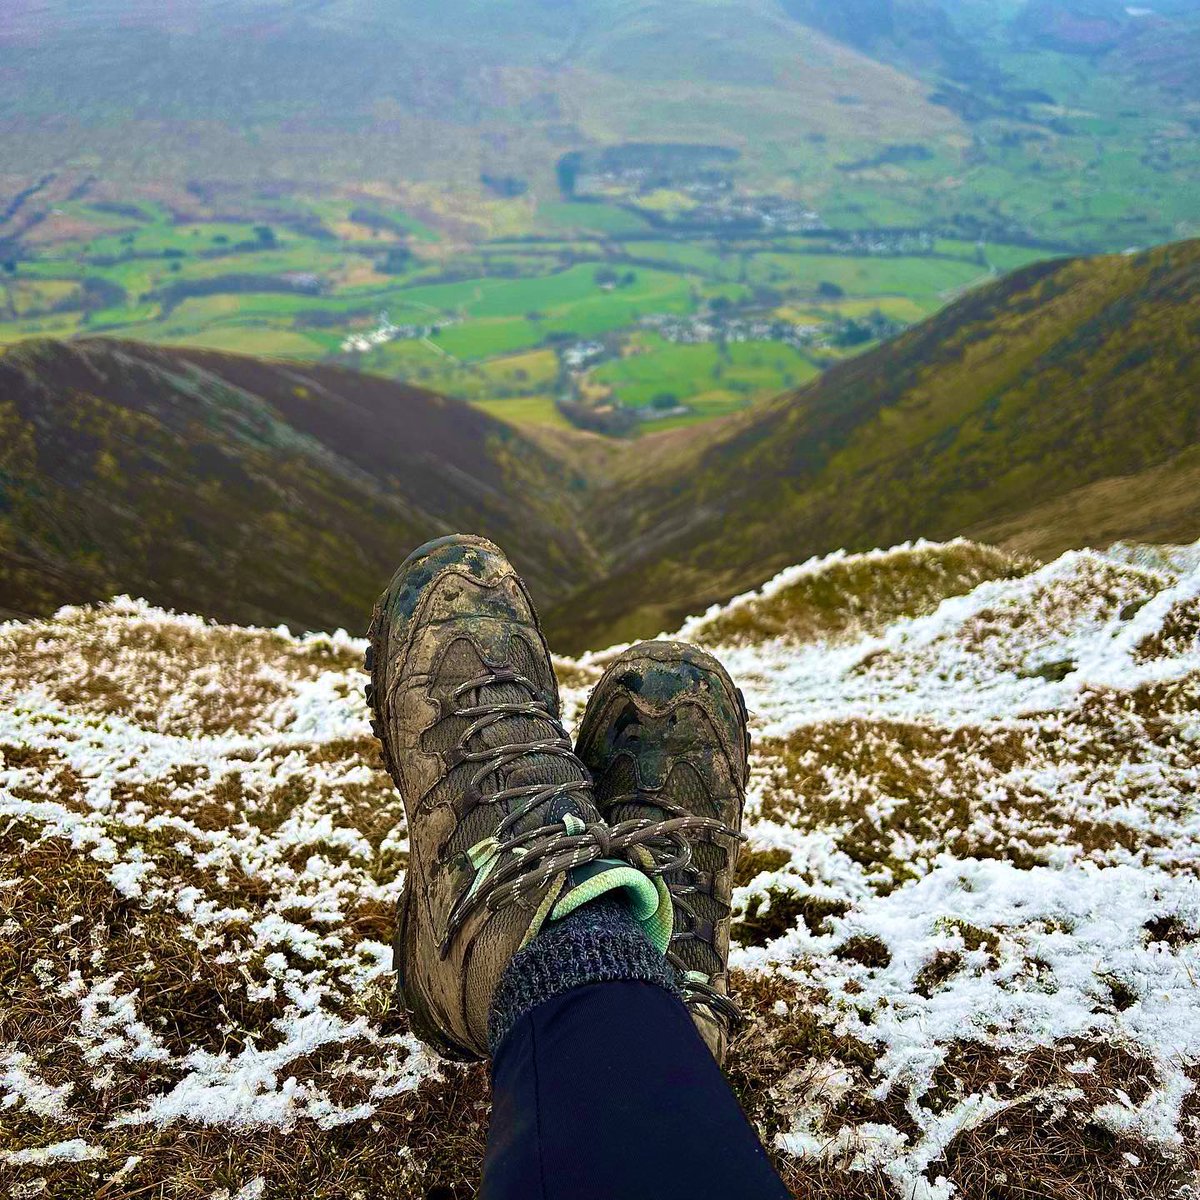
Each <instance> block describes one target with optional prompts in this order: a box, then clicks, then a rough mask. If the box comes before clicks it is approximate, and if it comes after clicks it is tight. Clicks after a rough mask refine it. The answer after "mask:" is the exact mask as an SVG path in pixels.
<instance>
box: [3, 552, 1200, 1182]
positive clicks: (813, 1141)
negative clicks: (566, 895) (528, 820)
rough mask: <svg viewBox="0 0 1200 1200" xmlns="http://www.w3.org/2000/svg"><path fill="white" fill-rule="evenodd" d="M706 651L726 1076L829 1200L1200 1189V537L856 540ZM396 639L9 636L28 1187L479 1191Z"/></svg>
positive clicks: (23, 1164)
mask: <svg viewBox="0 0 1200 1200" xmlns="http://www.w3.org/2000/svg"><path fill="white" fill-rule="evenodd" d="M681 633H682V636H684V637H688V638H691V639H693V640H697V641H701V642H703V643H705V644H706V645H708V646H709V647H710V648H713V649H715V650H716V651H717V652H718V654H720V656H721V657H722V658H723V659H724V661H725V662H726V663H727V665H728V666H729V667H730V669H731V670H732V672H733V673H734V675H735V677H736V678H737V679H738V682H739V683H740V684H741V685H742V686H743V688H744V690H745V692H746V694H747V698H748V701H749V703H750V707H751V709H752V712H753V719H754V725H755V736H756V753H755V763H754V766H755V770H754V776H753V781H752V786H751V796H750V800H749V804H748V811H747V832H748V834H749V843H748V847H747V849H746V851H745V852H744V857H743V859H742V862H741V867H740V872H739V874H740V887H739V890H738V892H737V896H736V906H737V924H736V927H735V939H736V945H735V948H734V952H733V965H734V967H735V969H736V985H737V990H738V993H739V995H740V998H741V1000H742V1001H743V1003H744V1005H745V1006H746V1008H747V1010H748V1012H749V1014H750V1021H749V1024H748V1026H747V1029H746V1030H745V1032H744V1033H743V1034H742V1035H741V1037H740V1038H739V1040H738V1041H737V1042H736V1044H735V1046H734V1048H733V1052H732V1054H731V1061H730V1074H731V1076H732V1079H733V1082H734V1085H735V1087H736V1088H737V1090H738V1092H739V1095H740V1096H741V1097H742V1100H743V1102H744V1103H745V1105H746V1107H747V1108H748V1110H749V1111H750V1113H751V1115H752V1117H753V1119H754V1120H755V1121H756V1122H757V1124H758V1126H759V1128H760V1129H761V1131H762V1133H763V1136H764V1139H765V1140H766V1141H767V1143H768V1145H769V1146H770V1147H771V1148H772V1150H773V1152H774V1153H775V1154H776V1156H777V1161H778V1163H779V1165H780V1169H781V1170H782V1171H783V1172H784V1174H785V1176H786V1178H787V1179H788V1180H789V1182H790V1183H791V1185H792V1186H793V1188H794V1190H795V1191H796V1193H797V1194H798V1195H803V1196H805V1197H839V1198H840V1197H880V1198H883V1197H888V1198H896V1200H900V1198H903V1200H947V1198H949V1197H952V1196H965V1197H980V1198H982V1197H1000V1198H1001V1200H1007V1198H1012V1200H1016V1198H1018V1197H1022V1198H1023V1197H1029V1196H1047V1197H1054V1198H1056V1200H1081V1198H1094V1197H1114V1198H1115V1197H1164V1198H1165V1197H1171V1196H1179V1195H1188V1194H1190V1193H1192V1192H1194V1191H1195V1189H1196V1185H1197V1182H1198V1180H1200V1174H1198V1172H1200V1151H1198V1150H1197V1146H1198V1145H1200V1091H1198V1090H1197V1084H1198V1083H1200V879H1198V878H1197V864H1198V863H1200V799H1198V790H1200V788H1198V785H1200V549H1197V548H1189V549H1147V548H1142V549H1135V548H1125V549H1121V548H1118V549H1116V550H1114V551H1110V552H1109V553H1107V554H1104V555H1101V554H1095V553H1090V552H1083V553H1071V554H1068V555H1066V556H1064V557H1063V558H1061V559H1059V560H1057V561H1056V562H1053V563H1050V564H1049V565H1045V566H1040V565H1038V564H1036V563H1034V562H1031V561H1024V560H1019V559H1015V558H1012V557H1009V556H1006V555H1004V554H1001V553H1000V552H998V551H994V550H990V549H987V548H984V547H980V546H976V545H972V544H970V543H965V542H957V543H952V544H949V545H945V546H931V545H920V546H915V547H902V548H899V549H896V550H892V551H888V552H881V553H877V554H873V555H862V556H840V555H839V556H833V557H831V558H827V559H824V560H821V561H818V562H813V563H808V564H806V565H804V566H802V567H798V568H795V569H793V570H791V571H788V572H785V573H784V574H783V575H781V576H780V577H779V578H778V579H776V580H775V581H773V582H772V583H771V584H769V585H767V587H766V588H764V589H763V590H762V591H761V592H759V593H756V594H754V595H752V596H748V597H744V598H741V599H739V600H735V601H733V602H732V603H731V604H729V605H726V606H724V607H722V608H720V609H716V610H713V611H712V612H710V613H708V614H706V615H705V616H703V617H700V618H696V619H694V620H692V621H690V622H688V623H687V625H686V626H685V628H684V629H683V630H682V631H681ZM362 649H363V645H362V643H360V642H359V641H357V640H356V639H353V638H350V637H347V636H346V635H344V634H340V633H339V634H336V635H332V636H309V637H306V638H303V639H296V638H293V637H291V636H289V635H287V634H286V633H284V632H271V631H267V630H261V629H242V628H233V627H225V626H216V625H211V624H207V623H205V622H204V621H202V620H200V619H198V618H195V617H188V616H176V615H172V614H168V613H164V612H162V611H159V610H156V609H153V608H150V607H148V606H147V605H145V604H143V603H141V602H138V601H133V600H128V599H119V600H116V601H114V602H113V603H111V604H109V605H105V606H102V607H98V608H92V609H65V610H63V611H62V612H60V613H59V614H58V615H57V616H55V617H54V618H52V619H50V620H46V621H43V622H39V623H36V624H18V623H13V624H8V625H3V626H0V756H2V758H0V997H3V1000H2V1002H0V1188H3V1189H5V1190H6V1191H7V1194H8V1195H9V1196H10V1197H12V1198H13V1200H25V1198H32V1197H37V1196H46V1197H85V1196H86V1197H92V1196H99V1197H103V1198H104V1200H121V1198H131V1197H134V1196H137V1197H181V1198H183V1197H185V1198H189V1200H190V1198H205V1200H208V1198H212V1200H217V1198H220V1200H234V1198H237V1200H267V1198H274V1197H280V1198H289V1197H305V1200H312V1198H314V1197H322V1198H323V1197H347V1198H349V1197H363V1198H364V1200H373V1198H374V1197H384V1196H387V1197H410V1196H412V1197H425V1196H429V1197H434V1198H437V1197H440V1198H442V1200H445V1198H446V1197H466V1196H469V1195H471V1194H472V1184H473V1182H474V1180H475V1179H476V1178H477V1173H478V1165H479V1158H480V1154H481V1151H482V1144H483V1138H484V1136H485V1132H486V1123H487V1117H488V1097H487V1084H486V1078H485V1075H484V1073H483V1072H482V1071H481V1070H480V1069H479V1068H469V1067H468V1068H464V1067H460V1066H457V1065H450V1064H443V1063H439V1062H438V1061H436V1060H435V1059H434V1058H433V1057H431V1056H430V1055H429V1054H428V1053H427V1052H426V1051H425V1050H424V1049H423V1048H422V1047H421V1046H420V1045H419V1044H418V1043H417V1042H416V1041H415V1040H414V1039H413V1038H412V1037H411V1035H410V1034H409V1033H408V1031H407V1030H406V1028H405V1026H404V1023H403V1021H402V1020H400V1019H399V1018H398V1017H397V1016H396V1015H395V1014H393V1013H391V1012H390V1011H389V991H390V951H389V949H388V947H387V942H388V938H389V926H390V920H391V912H392V907H393V903H394V901H395V898H396V895H397V893H398V891H399V888H400V885H401V881H402V878H403V871H404V865H405V859H406V845H407V842H406V830H405V825H404V819H403V808H402V805H401V803H400V800H399V797H398V796H397V795H396V794H395V793H394V791H393V790H392V788H391V786H390V782H389V780H388V778H387V776H386V775H385V774H384V772H383V771H382V769H381V767H380V763H379V758H378V754H377V751H376V747H375V744H374V742H373V740H372V739H371V736H370V730H369V726H368V724H367V715H366V710H365V707H364V703H363V699H362V692H361V689H362V683H363V677H362V676H361V675H360V674H359V672H358V669H357V668H358V663H359V661H360V659H361V653H362ZM605 657H606V655H605V654H604V653H600V654H595V655H587V656H584V657H583V658H581V659H578V660H567V659H563V660H561V661H560V662H559V663H558V666H559V669H560V676H561V679H562V682H563V699H564V706H565V708H566V710H567V714H568V717H569V718H570V719H574V718H575V717H576V716H578V714H579V712H580V710H581V707H582V704H583V702H584V700H585V699H586V696H587V691H588V688H589V687H590V685H591V684H592V683H593V682H594V681H595V679H597V678H598V677H599V674H600V671H601V670H602V668H603V665H604V661H605Z"/></svg>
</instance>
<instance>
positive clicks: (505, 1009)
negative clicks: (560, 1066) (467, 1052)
mask: <svg viewBox="0 0 1200 1200" xmlns="http://www.w3.org/2000/svg"><path fill="white" fill-rule="evenodd" d="M618 979H626V980H639V981H641V982H644V983H652V984H657V985H658V986H659V987H662V988H664V989H666V990H667V991H669V992H671V993H672V994H674V995H678V994H679V982H678V975H677V973H676V971H675V969H674V968H673V967H672V966H671V965H670V964H669V963H668V962H667V960H666V959H665V958H664V957H663V955H662V954H661V953H660V952H659V951H658V950H656V949H655V947H654V946H653V945H651V943H650V941H649V939H648V938H647V937H646V934H645V933H644V932H643V930H642V927H641V925H640V924H639V923H638V921H637V920H636V918H635V917H634V916H633V914H632V913H631V912H630V910H629V905H628V904H627V902H626V901H625V900H624V899H622V898H620V897H618V896H614V895H604V896H601V897H599V898H598V899H596V900H593V901H591V902H590V903H588V904H585V905H584V906H583V907H582V908H578V909H576V910H575V911H574V912H572V913H570V914H569V915H568V916H566V917H564V918H562V920H559V921H552V922H548V923H547V924H546V925H544V926H543V927H542V929H541V931H540V932H539V933H538V935H537V936H536V937H535V938H534V939H533V941H531V942H530V943H529V945H528V946H526V947H524V948H523V949H521V950H519V951H517V953H516V954H515V955H514V956H513V958H512V961H511V962H510V963H509V964H508V966H507V967H506V968H505V970H504V973H503V975H501V977H500V982H499V984H498V985H497V987H496V992H495V994H494V996H493V997H492V1003H491V1008H490V1010H489V1013H488V1044H489V1046H490V1049H491V1052H492V1054H493V1055H494V1054H495V1053H496V1050H497V1049H498V1048H499V1046H500V1043H501V1042H502V1041H503V1040H504V1038H505V1037H506V1036H507V1034H508V1033H509V1031H510V1030H511V1029H512V1028H513V1026H515V1025H516V1024H517V1023H518V1022H519V1021H520V1020H521V1018H522V1017H524V1016H525V1015H526V1014H527V1013H529V1012H532V1011H533V1009H535V1008H537V1007H538V1005H540V1004H544V1003H545V1002H546V1001H547V1000H552V999H554V998H555V997H556V996H560V995H562V994H563V993H564V992H568V991H570V990H571V989H572V988H576V987H582V986H584V985H585V984H589V983H606V982H609V981H612V980H618Z"/></svg>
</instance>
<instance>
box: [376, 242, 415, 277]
mask: <svg viewBox="0 0 1200 1200" xmlns="http://www.w3.org/2000/svg"><path fill="white" fill-rule="evenodd" d="M412 260H413V252H412V251H411V250H410V249H409V248H408V247H407V246H390V247H388V252H387V253H386V254H385V255H384V256H383V258H382V259H381V260H380V261H379V262H378V264H376V270H378V271H379V272H381V273H382V274H384V275H403V274H404V273H405V272H406V271H407V270H408V269H409V267H411V266H412Z"/></svg>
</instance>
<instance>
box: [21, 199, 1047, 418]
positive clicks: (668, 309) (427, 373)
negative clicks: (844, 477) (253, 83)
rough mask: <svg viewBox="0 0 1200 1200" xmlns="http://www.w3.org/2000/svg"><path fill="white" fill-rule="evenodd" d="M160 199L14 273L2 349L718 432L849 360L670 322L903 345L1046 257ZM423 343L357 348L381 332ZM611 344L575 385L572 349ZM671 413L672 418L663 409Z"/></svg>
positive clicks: (555, 211) (542, 218) (579, 210)
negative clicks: (995, 279)
mask: <svg viewBox="0 0 1200 1200" xmlns="http://www.w3.org/2000/svg"><path fill="white" fill-rule="evenodd" d="M232 207H234V206H232V205H230V204H228V203H226V204H223V205H221V206H220V211H216V210H215V209H214V211H211V212H209V211H205V209H204V208H203V207H202V206H193V208H192V210H191V211H188V212H180V211H178V210H177V209H174V210H173V209H170V208H168V207H166V206H164V205H162V204H160V203H157V202H154V201H150V200H143V201H140V202H136V203H128V204H125V203H122V204H120V205H114V204H111V203H109V204H101V203H93V202H89V201H88V200H67V201H64V202H63V203H62V204H61V205H60V206H59V207H58V208H57V209H56V210H55V214H54V219H53V220H52V221H48V222H46V223H45V225H44V227H43V230H42V232H43V235H44V236H43V237H42V239H41V240H40V242H39V244H38V245H37V246H36V247H35V248H30V249H26V250H25V252H24V253H23V254H22V255H21V256H20V258H19V259H18V260H16V261H12V262H9V263H7V264H5V265H4V269H3V271H2V272H0V345H5V344H11V343H13V342H15V341H18V340H20V339H23V338H26V337H31V336H40V335H47V336H54V337H71V336H82V335H95V334H100V335H105V336H119V337H133V338H138V339H141V340H145V341H150V342H159V343H176V344H181V345H192V346H204V347H210V348H216V349H223V350H230V351H236V352H240V353H247V354H255V355H262V356H267V357H281V358H298V359H329V360H335V361H341V362H345V363H347V364H349V365H353V366H356V367H359V368H361V369H365V370H369V371H375V372H379V373H382V374H386V375H389V376H393V377H397V378H403V379H407V380H411V381H413V382H416V383H420V384H423V385H424V386H427V387H430V388H433V389H436V390H441V391H444V392H447V393H450V394H453V395H458V396H462V397H464V398H466V399H468V400H470V401H472V402H474V403H478V404H480V405H483V406H484V407H486V408H487V409H488V411H490V412H493V413H496V414H497V415H500V416H502V417H504V418H505V419H508V420H511V421H514V422H516V423H519V424H520V423H535V424H550V425H562V424H563V423H564V419H563V417H562V415H561V414H560V413H559V411H558V410H557V407H556V402H557V401H558V399H559V398H560V397H567V398H570V396H571V395H575V396H578V395H584V396H588V397H592V398H600V399H605V398H607V400H610V401H615V402H616V403H618V404H619V405H622V406H624V407H628V408H634V409H648V408H649V409H654V408H655V407H656V405H657V408H663V409H665V408H666V407H667V405H666V401H665V400H664V399H663V397H666V396H671V397H673V398H674V404H673V406H683V407H686V409H687V410H688V411H687V413H686V415H679V414H674V413H672V414H671V415H665V416H663V417H662V418H652V419H648V420H642V421H639V422H638V424H637V430H645V429H656V428H665V427H669V426H673V425H677V424H681V423H682V424H686V423H690V422H694V421H700V420H705V419H708V418H710V417H712V416H717V415H721V414H723V413H727V412H731V411H734V410H736V409H738V408H742V407H745V406H746V405H747V404H749V403H751V402H752V401H753V400H755V399H756V398H758V397H761V396H764V395H769V394H772V393H774V392H778V391H780V390H783V389H785V388H789V387H793V386H797V385H798V384H800V383H803V382H805V381H806V380H807V379H809V378H811V377H812V376H813V375H814V374H816V373H817V372H819V371H820V370H821V368H822V367H823V366H824V365H826V364H828V363H829V362H831V361H835V360H836V359H837V358H839V357H843V356H844V354H845V353H850V352H854V351H856V350H857V349H858V348H860V347H861V345H865V344H869V343H868V342H867V341H862V340H860V341H859V342H858V343H856V344H855V345H854V346H853V347H849V348H848V347H846V346H841V345H838V344H835V343H836V339H827V344H824V345H823V346H822V347H820V348H817V349H814V350H813V352H811V353H810V352H807V351H801V350H800V349H797V348H796V347H794V346H791V345H788V344H784V343H782V342H773V341H771V340H770V339H767V340H762V339H758V340H750V341H747V340H746V339H744V338H743V339H738V340H734V341H732V342H731V343H730V344H728V345H725V344H718V343H719V342H722V339H720V338H714V340H712V341H711V342H709V343H707V344H703V345H686V344H674V343H671V342H668V341H665V340H664V339H663V338H662V337H660V336H658V335H656V334H652V333H650V332H649V331H647V330H645V329H643V328H642V324H643V322H645V321H646V320H648V319H649V320H654V319H658V318H663V317H677V318H695V319H699V318H706V317H707V316H709V315H711V314H714V313H717V312H720V313H722V314H724V315H725V316H726V317H732V318H736V319H770V320H774V321H777V322H784V323H791V324H795V325H801V326H805V327H809V328H819V329H822V330H830V331H834V330H836V329H840V328H844V327H846V326H847V325H848V323H853V322H856V321H863V320H868V319H872V318H887V319H888V320H889V321H890V322H891V326H890V327H894V328H898V327H900V326H902V325H905V324H909V323H911V322H913V321H917V320H920V319H921V318H922V317H924V316H926V315H928V314H929V313H931V312H933V311H936V309H937V308H939V307H941V305H942V304H944V303H945V302H946V301H947V300H948V299H950V298H951V297H953V296H954V295H956V294H957V293H958V292H959V291H961V290H962V289H963V288H966V287H970V286H972V285H973V284H975V283H978V282H980V281H982V280H985V279H987V278H990V277H991V276H992V275H993V274H995V273H996V272H997V271H999V270H1004V269H1008V268H1011V267H1014V266H1017V265H1020V264H1022V263H1024V262H1028V261H1030V260H1031V259H1033V258H1036V257H1038V256H1039V254H1041V253H1043V252H1042V251H1036V250H1031V249H1028V248H1024V247H1021V246H1016V245H1007V244H1003V243H998V244H988V243H984V244H979V243H974V242H969V241H962V240H953V239H945V238H942V239H938V240H936V241H933V240H929V239H926V242H925V243H923V248H922V249H921V252H919V253H912V252H911V251H909V252H900V251H901V250H902V249H903V248H904V246H906V245H907V244H908V243H897V249H896V251H895V252H890V253H889V252H886V249H885V251H883V252H881V251H880V250H879V248H878V247H875V248H869V249H868V251H867V252H864V251H862V250H859V249H856V248H855V247H853V246H850V247H847V245H846V244H845V241H844V235H840V234H837V233H836V231H835V232H833V233H830V234H828V235H823V236H814V237H797V236H795V235H792V234H779V235H771V236H768V235H764V234H762V233H747V234H730V233H728V232H726V231H724V230H720V229H713V230H705V229H698V230H687V231H684V232H681V233H673V232H671V231H670V230H669V229H667V230H662V229H660V230H652V229H651V226H650V224H649V222H648V219H647V217H646V216H645V215H644V214H642V213H640V212H637V211H634V210H632V209H631V208H630V206H628V205H625V204H621V203H616V202H612V203H605V202H600V201H580V202H567V201H561V202H554V203H542V204H540V205H538V206H537V208H536V209H534V210H531V211H530V212H529V213H528V214H527V218H528V221H529V222H530V227H529V228H530V229H531V230H532V232H530V231H526V232H523V233H521V234H520V235H519V236H517V235H515V234H514V233H512V232H502V233H500V234H499V235H497V236H494V237H482V238H479V239H475V240H471V241H467V242H462V241H461V240H459V241H456V240H453V239H452V238H451V237H450V236H449V235H448V234H445V233H441V232H439V231H438V229H437V228H436V227H435V225H436V222H434V221H433V219H432V218H431V217H430V215H429V214H428V213H425V214H424V218H425V219H422V218H421V217H418V216H416V215H412V214H407V213H405V212H404V211H403V210H401V209H400V208H399V207H398V206H397V205H396V204H394V203H392V204H388V203H382V202H374V201H372V202H371V203H370V204H369V205H368V204H365V203H364V202H362V201H361V199H357V200H356V199H353V198H344V199H341V200H338V199H336V198H334V197H331V196H328V195H326V196H321V197H319V198H317V199H313V200H311V201H306V200H303V199H291V200H288V201H287V202H280V201H278V200H272V201H271V202H270V203H266V202H264V201H263V200H262V198H258V199H257V200H255V199H253V198H252V199H249V200H247V199H243V200H242V201H241V207H242V208H243V209H244V210H245V212H244V219H234V218H233V215H232V214H231V212H230V211H229V210H230V208H232ZM383 314H386V315H387V318H388V319H389V320H390V321H391V322H392V323H393V324H395V325H398V326H405V327H409V328H408V330H407V331H406V332H405V333H403V334H402V335H401V336H397V337H395V338H394V339H393V340H388V341H385V342H382V343H381V344H376V345H373V346H372V347H371V348H370V349H367V350H364V351H360V350H354V349H347V348H346V343H347V339H349V338H351V337H353V336H355V335H363V334H367V333H370V332H371V331H372V330H374V329H375V328H376V327H377V326H378V325H379V323H380V321H381V318H382V315H383ZM578 344H588V345H594V346H598V347H600V351H599V352H598V353H597V354H596V355H595V356H594V357H593V358H592V359H591V360H589V361H588V362H587V363H586V364H585V366H584V368H583V369H580V370H577V371H575V372H574V373H572V372H571V371H569V370H568V369H567V367H566V366H564V363H566V362H567V358H566V357H565V355H566V354H567V353H568V352H569V351H570V348H571V347H572V346H573V345H578ZM656 398H657V400H656Z"/></svg>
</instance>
